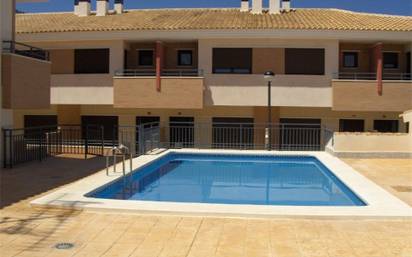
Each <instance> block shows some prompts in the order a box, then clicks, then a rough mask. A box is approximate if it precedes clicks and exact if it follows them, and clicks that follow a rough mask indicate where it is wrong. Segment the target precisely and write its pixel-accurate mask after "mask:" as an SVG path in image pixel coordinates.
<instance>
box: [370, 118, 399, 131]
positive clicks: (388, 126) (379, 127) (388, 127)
mask: <svg viewBox="0 0 412 257" xmlns="http://www.w3.org/2000/svg"><path fill="white" fill-rule="evenodd" d="M373 129H374V130H376V131H378V132H381V133H397V132H399V121H397V120H374V121H373Z"/></svg>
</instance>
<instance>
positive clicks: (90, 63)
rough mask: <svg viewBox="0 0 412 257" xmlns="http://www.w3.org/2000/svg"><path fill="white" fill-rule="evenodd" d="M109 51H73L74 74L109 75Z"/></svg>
mask: <svg viewBox="0 0 412 257" xmlns="http://www.w3.org/2000/svg"><path fill="white" fill-rule="evenodd" d="M109 63H110V50H109V49H76V50H75V51H74V66H75V67H74V72H75V73H76V74H100V73H109Z"/></svg>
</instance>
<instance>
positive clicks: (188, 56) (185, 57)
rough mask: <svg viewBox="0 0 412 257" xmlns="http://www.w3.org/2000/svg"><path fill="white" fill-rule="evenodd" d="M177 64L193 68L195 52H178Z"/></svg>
mask: <svg viewBox="0 0 412 257" xmlns="http://www.w3.org/2000/svg"><path fill="white" fill-rule="evenodd" d="M177 64H178V65H179V66H193V51H192V50H179V51H177Z"/></svg>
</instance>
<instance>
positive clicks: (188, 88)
mask: <svg viewBox="0 0 412 257" xmlns="http://www.w3.org/2000/svg"><path fill="white" fill-rule="evenodd" d="M160 83H161V87H160V90H158V89H157V78H156V76H155V71H154V70H141V69H136V70H130V69H128V70H121V71H117V72H116V75H115V77H114V79H113V86H114V107H115V108H155V109H160V108H175V109H202V108H203V77H202V76H201V72H199V71H198V70H196V69H191V70H189V69H182V70H177V69H173V70H168V69H165V70H163V71H162V76H161V78H160Z"/></svg>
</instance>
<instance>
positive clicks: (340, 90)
mask: <svg viewBox="0 0 412 257" xmlns="http://www.w3.org/2000/svg"><path fill="white" fill-rule="evenodd" d="M409 47H410V46H408V45H404V44H380V43H377V44H376V43H370V44H366V43H356V42H344V43H341V44H340V59H339V60H340V61H339V72H338V73H335V74H334V78H333V79H332V94H333V105H332V108H333V110H336V111H380V110H385V111H404V110H408V109H411V108H412V101H411V99H412V80H411V79H412V76H411V73H410V72H411V53H410V49H409ZM377 71H379V72H377ZM393 99H397V101H393Z"/></svg>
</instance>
